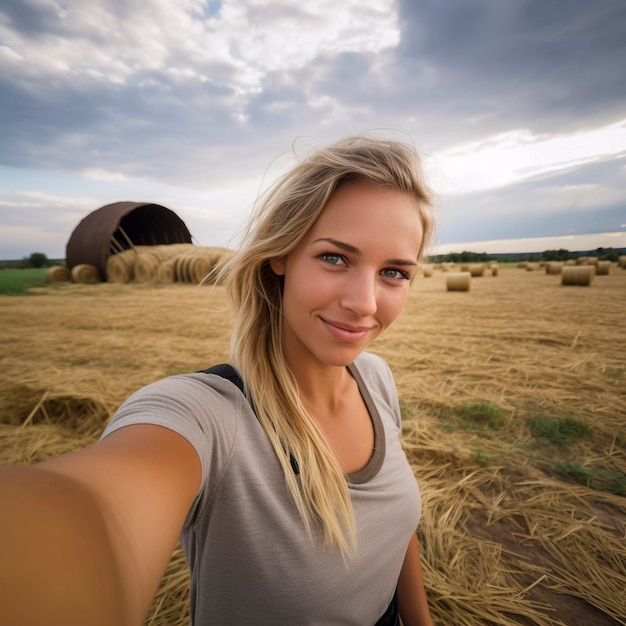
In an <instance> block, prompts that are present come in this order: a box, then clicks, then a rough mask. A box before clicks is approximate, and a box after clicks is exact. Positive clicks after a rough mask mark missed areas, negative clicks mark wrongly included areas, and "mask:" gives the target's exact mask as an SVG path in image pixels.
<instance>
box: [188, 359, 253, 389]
mask: <svg viewBox="0 0 626 626" xmlns="http://www.w3.org/2000/svg"><path fill="white" fill-rule="evenodd" d="M200 372H201V373H203V374H215V375H216V376H221V377H222V378H225V379H226V380H230V382H231V383H233V384H234V385H237V387H239V391H241V393H244V386H243V378H241V376H240V375H239V372H238V371H237V370H236V369H235V368H234V367H233V366H232V365H230V364H228V363H219V364H218V365H214V366H213V367H209V368H208V369H205V370H200ZM200 372H199V373H200Z"/></svg>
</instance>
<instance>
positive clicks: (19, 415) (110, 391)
mask: <svg viewBox="0 0 626 626" xmlns="http://www.w3.org/2000/svg"><path fill="white" fill-rule="evenodd" d="M445 276H446V275H445V273H444V272H442V271H440V270H435V271H434V272H433V275H432V277H428V278H424V277H420V278H418V279H417V280H416V283H415V285H414V287H413V289H412V293H411V296H410V299H409V302H408V305H407V308H406V311H405V312H404V313H403V315H402V316H401V318H400V319H399V320H398V322H397V323H396V325H395V326H394V327H392V328H391V329H390V330H389V331H388V332H387V334H386V335H384V336H383V337H381V338H380V339H379V340H378V341H377V343H376V344H375V346H373V349H374V350H375V351H377V352H378V353H380V354H382V355H383V356H384V357H385V358H386V359H387V361H388V362H389V363H390V365H391V366H392V369H393V370H394V373H395V375H396V380H397V383H398V390H399V393H400V397H401V400H402V403H403V406H404V410H405V413H406V420H405V427H406V428H405V434H404V437H403V441H404V445H405V448H406V451H407V454H408V457H409V460H410V462H411V464H412V467H413V469H414V471H415V474H416V476H417V477H418V479H419V482H420V487H421V490H422V496H423V501H424V502H423V509H424V514H423V519H422V522H421V524H420V529H419V532H420V537H421V541H422V544H423V555H424V567H425V574H426V580H427V587H428V592H429V597H430V600H431V606H432V612H433V615H434V617H435V621H436V623H439V624H446V625H451V626H464V625H468V626H469V625H470V624H471V625H475V624H503V625H513V624H537V625H546V626H547V625H550V626H556V625H559V624H560V625H563V624H566V625H572V626H574V625H579V624H594V625H599V626H603V625H605V624H626V618H625V616H626V599H625V594H624V588H626V547H625V536H626V498H625V497H623V495H617V494H616V493H610V491H607V490H600V489H599V488H605V489H606V488H607V485H608V486H609V487H610V488H611V490H613V491H617V492H618V493H619V488H620V485H623V481H624V479H625V477H626V424H625V422H626V419H625V418H626V393H625V392H626V371H625V369H626V364H625V362H624V355H625V354H626V345H625V343H626V340H625V339H624V338H625V337H626V317H625V316H624V314H623V312H624V310H626V271H624V270H621V269H617V268H615V267H614V268H612V271H611V272H610V273H609V275H605V276H599V277H597V278H596V280H595V281H594V283H593V285H592V286H591V287H588V288H587V289H578V288H570V287H562V286H561V285H560V278H561V277H560V276H552V275H549V274H546V273H544V272H527V271H524V270H523V269H517V268H508V267H501V268H500V271H499V275H498V276H497V277H491V276H484V277H479V278H475V279H474V280H473V284H472V290H471V291H469V292H447V291H446V278H445ZM230 326H231V319H230V315H229V313H228V309H227V306H226V302H225V299H224V292H223V288H222V287H196V286H191V285H182V284H176V285H167V286H158V285H137V284H135V285H125V284H99V285H75V284H67V285H62V286H61V287H60V288H58V287H57V288H56V289H54V290H48V289H42V290H41V295H39V296H38V297H35V298H33V297H32V296H29V297H11V298H0V328H1V329H2V330H1V331H0V354H2V358H1V359H0V375H1V376H2V380H3V381H4V385H3V386H2V388H0V462H3V463H30V462H34V461H37V460H41V459H44V458H48V457H50V456H54V455H56V454H60V453H63V452H65V451H68V450H72V449H75V448H77V447H82V446H84V445H88V444H89V443H91V442H92V441H94V440H95V439H96V438H97V437H98V435H99V433H100V432H101V430H102V427H103V425H104V423H105V422H106V420H107V419H108V417H109V416H110V415H111V413H112V412H113V411H114V410H115V408H116V406H117V405H119V403H120V402H122V401H123V400H124V398H126V397H127V396H128V395H129V394H130V393H132V392H133V391H134V390H135V389H136V388H138V387H139V386H141V385H143V384H146V383H148V382H151V381H152V380H155V379H157V378H160V377H162V376H165V375H168V374H172V373H178V372H184V371H194V370H198V369H201V368H205V367H208V366H209V365H211V364H214V363H216V362H219V361H222V360H223V359H224V358H225V357H226V354H227V349H228V336H229V329H230ZM533 420H544V421H546V423H555V422H556V423H573V424H581V423H582V424H586V425H587V426H588V429H587V430H583V431H581V433H582V434H580V433H579V434H577V435H576V436H572V438H571V439H568V440H567V441H566V442H565V443H564V444H563V443H561V444H558V443H551V442H550V441H547V440H543V439H538V438H537V436H536V435H534V434H533V432H534V431H533V430H532V428H531V426H530V425H531V424H532V423H533ZM568 420H569V422H568ZM557 461H558V462H561V463H562V464H567V463H570V464H571V465H572V466H574V467H576V468H578V469H581V468H582V469H585V470H587V471H589V475H590V476H594V477H596V478H597V480H596V481H595V482H594V481H592V480H591V479H590V480H589V481H588V482H589V484H590V485H591V486H592V487H596V488H595V489H594V488H592V487H588V486H585V485H584V484H580V483H577V482H575V481H574V480H572V479H569V478H567V477H565V476H564V475H563V474H562V472H560V471H559V466H557V464H556V462H557ZM607 476H608V478H606V477H607ZM602 477H605V480H604V482H602ZM620 477H621V478H620ZM609 479H610V480H609ZM611 480H612V481H613V482H611ZM620 480H621V481H622V482H621V483H620ZM582 482H584V480H583V481H582ZM615 485H617V487H616V488H615ZM187 585H188V575H187V572H186V570H185V566H184V558H183V556H182V554H181V553H180V550H177V552H176V553H175V555H174V557H173V559H172V562H171V563H170V566H169V568H168V572H167V574H166V576H165V578H164V580H163V584H162V586H161V589H160V591H159V595H158V596H157V598H156V599H155V603H154V606H153V610H152V612H151V615H150V616H149V618H148V619H147V621H146V624H151V625H153V626H182V624H185V623H187V620H188V612H187V593H188V591H187Z"/></svg>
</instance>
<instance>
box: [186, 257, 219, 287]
mask: <svg viewBox="0 0 626 626" xmlns="http://www.w3.org/2000/svg"><path fill="white" fill-rule="evenodd" d="M216 262H217V258H216V256H215V255H214V254H212V253H210V252H204V251H203V252H202V253H201V254H198V255H197V256H196V257H195V258H194V260H193V263H192V265H191V274H192V276H193V282H194V283H196V284H198V285H199V284H200V283H201V282H202V281H203V280H204V279H205V278H206V276H207V275H208V273H209V272H210V271H211V269H212V268H213V266H214V265H215V263H216Z"/></svg>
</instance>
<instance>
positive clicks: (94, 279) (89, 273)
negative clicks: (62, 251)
mask: <svg viewBox="0 0 626 626" xmlns="http://www.w3.org/2000/svg"><path fill="white" fill-rule="evenodd" d="M72 281H73V282H75V283H99V282H100V272H98V268H97V267H96V266H95V265H90V264H89V263H79V264H78V265H75V266H74V267H73V268H72Z"/></svg>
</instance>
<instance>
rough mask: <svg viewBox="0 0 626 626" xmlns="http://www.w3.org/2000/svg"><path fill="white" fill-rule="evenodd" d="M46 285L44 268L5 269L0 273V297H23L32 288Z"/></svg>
mask: <svg viewBox="0 0 626 626" xmlns="http://www.w3.org/2000/svg"><path fill="white" fill-rule="evenodd" d="M45 284H46V268H45V267H40V268H35V269H23V270H21V269H6V270H1V271H0V295H2V296H23V295H27V294H29V293H30V291H29V290H30V289H32V288H33V287H43V286H45Z"/></svg>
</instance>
